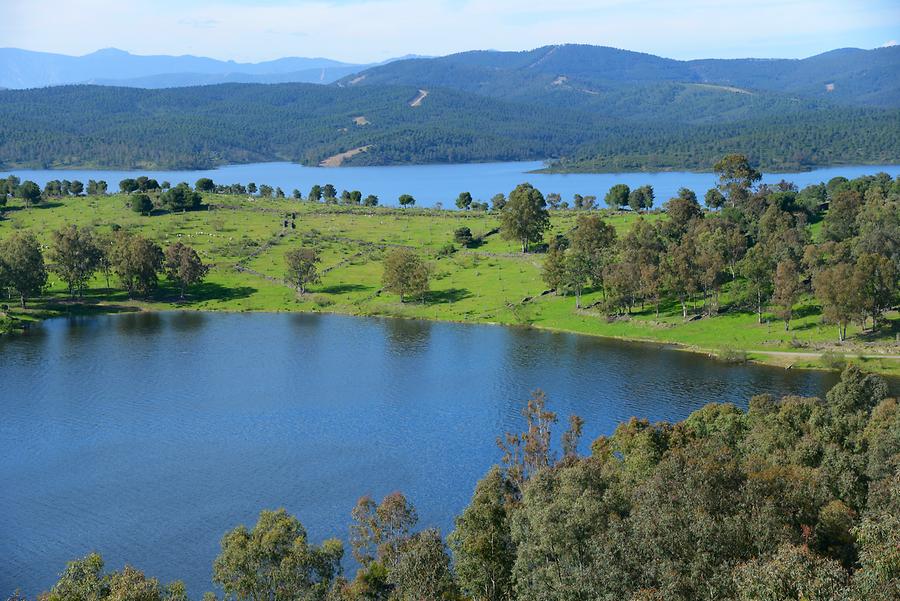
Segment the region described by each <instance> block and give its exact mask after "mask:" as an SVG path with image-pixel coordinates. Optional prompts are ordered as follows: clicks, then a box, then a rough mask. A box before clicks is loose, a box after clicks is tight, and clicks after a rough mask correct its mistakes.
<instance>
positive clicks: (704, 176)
mask: <svg viewBox="0 0 900 601" xmlns="http://www.w3.org/2000/svg"><path fill="white" fill-rule="evenodd" d="M543 166H544V165H543V163H541V162H514V163H474V164H465V165H409V166H398V167H340V168H327V167H304V166H303V165H298V164H295V163H257V164H248V165H229V166H227V167H221V168H219V169H212V170H207V171H149V170H147V171H113V170H53V169H45V170H16V171H13V173H15V174H16V175H17V176H19V177H20V178H21V179H22V180H23V181H24V180H29V179H30V180H32V181H35V182H37V183H38V184H40V186H41V187H43V186H44V184H45V183H46V182H48V181H50V180H54V179H68V180H74V179H77V180H80V181H82V182H83V183H85V184H87V181H88V180H89V179H94V180H101V179H102V180H106V181H107V182H108V183H109V187H110V191H114V190H118V184H119V181H121V180H122V179H125V178H128V177H137V176H138V175H147V176H150V177H153V178H156V179H157V180H159V181H160V182H162V181H164V180H168V181H169V182H171V183H172V184H173V185H174V184H176V183H178V182H180V181H186V182H189V183H190V184H193V183H194V182H196V181H197V180H198V179H199V178H201V177H209V178H212V179H213V181H215V182H217V183H221V184H232V183H241V184H247V183H249V182H255V183H256V184H262V183H265V184H269V185H270V186H273V187H275V186H280V187H281V188H282V189H283V190H284V192H285V194H288V195H290V193H291V190H293V189H294V188H297V189H298V190H300V191H301V192H302V193H303V195H304V197H305V196H306V194H307V193H308V192H309V189H310V188H311V187H312V186H313V185H314V184H320V185H324V184H326V183H332V184H334V186H335V187H336V188H337V189H338V191H341V190H344V189H346V190H360V191H361V192H362V193H363V195H366V194H375V195H376V196H378V198H379V199H380V200H381V203H382V204H388V205H396V204H397V197H399V196H400V195H401V194H412V195H413V196H414V197H415V198H416V204H417V205H419V206H433V205H434V204H435V203H436V202H441V203H443V205H444V207H445V208H453V207H454V206H455V205H454V204H453V203H454V201H455V199H456V196H457V195H458V194H459V193H460V192H462V191H469V192H471V193H472V196H474V197H475V199H480V200H484V201H487V200H490V198H491V196H493V195H494V194H496V193H498V192H503V193H504V194H507V193H509V191H510V190H512V189H513V188H515V187H516V185H518V184H520V183H522V182H526V181H527V182H530V183H532V184H533V185H534V186H535V187H536V188H538V189H539V190H541V191H542V192H544V194H547V193H549V192H558V193H559V194H562V196H563V199H564V200H568V201H569V202H570V203H571V201H572V195H574V194H576V193H577V194H582V195H588V194H593V195H594V196H596V197H597V198H598V200H599V201H600V203H601V204H602V202H603V197H604V196H605V195H606V192H607V191H608V190H609V189H610V187H612V186H613V185H615V184H619V183H624V184H628V185H629V186H631V187H632V188H634V187H637V186H642V185H644V184H650V185H652V186H653V189H654V191H655V193H656V204H657V206H659V205H661V204H662V203H663V202H665V201H666V200H668V199H669V198H672V197H673V196H675V195H676V193H677V191H678V189H679V188H681V187H683V186H686V187H688V188H691V189H692V190H694V191H695V192H696V193H697V196H699V197H701V198H702V196H703V194H705V193H706V190H708V189H709V188H712V187H713V186H714V185H715V183H716V176H715V175H714V174H712V173H693V172H688V171H667V172H656V173H574V174H547V173H529V172H530V171H534V170H535V169H540V168H542V167H543ZM879 171H884V172H887V173H889V174H891V176H893V177H896V176H898V175H900V165H853V166H846V167H829V168H826V169H817V170H815V171H806V172H802V173H776V174H766V175H765V176H764V178H763V181H764V182H766V183H770V184H775V183H777V182H779V181H781V180H782V179H786V180H788V181H792V182H794V183H795V184H797V185H798V186H799V187H801V188H802V187H804V186H806V185H809V184H816V183H819V182H827V181H828V180H829V179H831V178H832V177H835V176H837V175H843V176H845V177H848V178H853V177H858V176H860V175H867V174H873V173H878V172H879Z"/></svg>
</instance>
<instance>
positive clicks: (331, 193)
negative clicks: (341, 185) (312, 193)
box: [322, 184, 337, 199]
mask: <svg viewBox="0 0 900 601" xmlns="http://www.w3.org/2000/svg"><path fill="white" fill-rule="evenodd" d="M322 196H324V197H325V198H326V199H329V198H334V197H335V196H337V189H336V188H335V187H334V185H333V184H325V185H324V186H323V187H322Z"/></svg>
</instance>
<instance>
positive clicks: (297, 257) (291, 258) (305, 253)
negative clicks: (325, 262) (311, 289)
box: [284, 248, 322, 294]
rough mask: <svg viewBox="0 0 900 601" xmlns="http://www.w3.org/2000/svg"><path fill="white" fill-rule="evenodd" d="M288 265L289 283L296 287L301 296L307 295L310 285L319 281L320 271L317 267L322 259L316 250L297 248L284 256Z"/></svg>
mask: <svg viewBox="0 0 900 601" xmlns="http://www.w3.org/2000/svg"><path fill="white" fill-rule="evenodd" d="M284 261H285V263H286V264H287V281H288V282H290V283H291V285H293V286H296V287H297V290H299V291H300V293H301V294H305V293H306V287H307V286H308V285H309V284H315V283H318V281H319V271H318V269H317V267H316V265H318V264H319V263H320V262H321V261H322V259H321V258H319V251H317V250H316V249H315V248H295V249H292V250H289V251H288V252H287V253H286V254H285V255H284Z"/></svg>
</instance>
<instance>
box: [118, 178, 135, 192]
mask: <svg viewBox="0 0 900 601" xmlns="http://www.w3.org/2000/svg"><path fill="white" fill-rule="evenodd" d="M137 189H138V183H137V180H136V179H134V178H132V177H126V178H125V179H123V180H121V181H119V191H120V192H122V193H123V194H131V193H132V192H134V191H136V190H137Z"/></svg>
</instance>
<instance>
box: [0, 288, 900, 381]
mask: <svg viewBox="0 0 900 601" xmlns="http://www.w3.org/2000/svg"><path fill="white" fill-rule="evenodd" d="M153 304H157V303H153ZM153 304H151V306H147V305H145V304H142V302H141V301H129V302H127V303H121V304H116V305H111V304H107V303H104V302H99V303H97V304H87V303H78V302H74V303H64V304H63V306H68V307H77V308H81V309H83V308H90V307H96V308H97V310H96V311H87V312H83V313H81V312H78V313H75V314H72V313H69V314H66V313H65V312H61V311H59V312H58V314H56V315H49V316H46V317H42V316H36V317H35V318H34V319H27V320H22V319H21V318H18V317H16V318H14V321H18V322H20V323H21V322H24V324H25V325H24V327H20V328H15V327H14V328H12V329H11V330H9V331H6V332H2V331H0V337H2V336H4V335H6V336H15V335H22V334H24V333H25V331H26V330H28V329H29V328H30V325H27V324H34V323H42V322H44V321H49V320H52V319H64V318H67V317H95V316H100V315H106V316H112V315H120V314H128V313H178V312H183V313H207V314H215V313H226V314H242V313H245V314H270V315H278V314H285V313H292V314H305V315H338V316H343V317H352V318H363V319H365V318H376V319H400V320H406V321H424V322H429V323H450V324H459V325H482V326H495V327H503V328H520V329H533V330H541V331H544V332H551V333H556V334H569V335H575V336H587V337H591V338H598V339H602V340H606V341H614V342H620V343H626V344H636V345H642V346H653V347H656V350H661V351H677V352H682V353H693V354H697V355H703V356H705V357H706V358H708V359H711V360H715V361H719V362H721V363H722V364H723V365H759V366H764V367H773V368H781V369H802V370H808V371H840V367H828V366H826V365H822V364H816V363H815V362H816V361H821V359H822V357H823V355H824V354H825V353H828V352H834V351H830V350H825V351H783V350H763V349H744V348H737V347H723V348H720V349H715V348H709V347H702V346H698V345H691V344H685V343H683V342H677V341H661V340H654V339H651V338H640V337H629V336H618V335H613V334H600V333H597V332H584V331H579V330H575V329H571V328H564V327H555V326H548V325H541V324H510V323H502V322H498V321H489V320H484V321H481V320H459V319H450V318H432V317H420V316H404V315H396V314H390V313H352V312H348V311H336V310H316V309H312V310H310V309H291V308H285V309H276V310H271V309H240V310H236V309H210V308H191V307H190V306H184V307H179V306H172V307H158V306H152V305H153ZM123 307H129V308H131V309H133V310H129V311H121V310H117V309H122V308H123ZM107 308H108V310H107ZM728 353H736V354H737V356H736V357H735V358H730V359H729V358H723V356H722V355H723V354H728ZM835 354H836V355H842V356H843V357H842V358H840V361H841V362H842V363H844V364H846V363H853V362H856V363H859V362H860V361H861V362H862V363H863V364H865V362H867V361H873V360H874V361H887V362H890V363H891V364H892V365H890V367H886V366H884V365H883V364H882V365H878V366H874V365H866V367H868V369H867V371H872V372H873V373H878V374H880V375H883V376H887V377H895V378H900V350H898V352H897V354H887V353H864V352H855V351H853V350H848V351H847V352H841V351H837V352H836V353H835ZM795 358H796V359H798V360H799V361H792V360H793V359H795ZM804 360H806V361H804ZM873 368H875V369H873Z"/></svg>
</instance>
